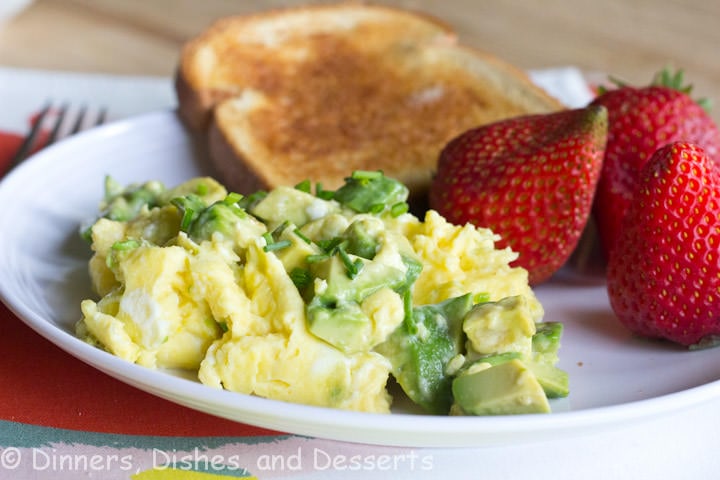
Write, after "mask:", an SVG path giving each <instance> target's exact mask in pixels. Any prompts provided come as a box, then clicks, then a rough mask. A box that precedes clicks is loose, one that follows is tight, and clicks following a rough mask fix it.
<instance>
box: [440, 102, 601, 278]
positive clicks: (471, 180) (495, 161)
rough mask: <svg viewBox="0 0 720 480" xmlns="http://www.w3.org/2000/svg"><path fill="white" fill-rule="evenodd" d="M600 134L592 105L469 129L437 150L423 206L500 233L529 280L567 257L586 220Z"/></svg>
mask: <svg viewBox="0 0 720 480" xmlns="http://www.w3.org/2000/svg"><path fill="white" fill-rule="evenodd" d="M606 138H607V111H606V110H605V108H604V107H600V106H591V107H587V108H582V109H575V110H565V111H561V112H555V113H551V114H537V115H527V116H522V117H516V118H511V119H508V120H504V121H500V122H497V123H493V124H490V125H484V126H482V127H479V128H476V129H473V130H470V131H468V132H465V133H463V134H461V135H460V136H458V137H457V138H455V139H453V140H452V141H451V142H450V143H449V144H448V145H447V146H446V147H445V148H444V149H443V151H442V152H441V154H440V158H439V161H438V167H437V172H436V175H435V178H434V180H433V183H432V185H431V189H430V197H429V201H430V207H431V208H433V209H435V210H437V211H438V212H439V213H440V214H442V215H443V216H445V218H447V219H448V221H450V222H453V223H456V224H465V223H468V222H470V223H473V224H474V225H476V226H479V227H486V228H490V229H491V230H492V231H493V232H494V233H496V234H499V235H500V236H501V240H500V241H499V242H498V247H500V248H503V247H507V246H509V247H511V248H512V249H513V250H514V251H516V252H518V253H519V258H518V260H517V261H516V262H515V264H516V265H518V266H521V267H524V268H525V269H527V270H528V272H529V279H530V282H531V283H533V284H538V283H540V282H542V281H544V280H546V279H548V278H549V277H550V276H551V275H552V274H553V273H555V272H556V271H557V270H558V269H559V268H560V267H561V266H562V265H563V264H564V263H565V261H566V260H567V259H568V257H569V256H570V254H571V253H572V250H573V249H574V248H575V246H576V244H577V242H578V239H579V237H580V234H581V233H582V230H583V228H584V226H585V224H586V222H587V219H588V216H589V214H590V208H591V205H592V199H593V195H594V192H595V187H596V184H597V181H598V177H599V175H600V168H601V162H602V157H603V153H604V147H605V142H606Z"/></svg>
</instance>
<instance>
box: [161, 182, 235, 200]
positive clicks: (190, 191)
mask: <svg viewBox="0 0 720 480" xmlns="http://www.w3.org/2000/svg"><path fill="white" fill-rule="evenodd" d="M227 194H228V192H227V190H226V189H225V187H224V186H222V185H221V184H220V183H219V182H218V181H217V180H215V179H214V178H211V177H196V178H192V179H190V180H188V181H186V182H183V183H181V184H179V185H177V186H175V187H173V188H170V189H168V190H166V191H164V192H163V193H162V194H161V195H160V204H161V205H168V204H170V202H171V201H172V200H173V199H175V198H178V197H185V196H187V195H195V196H197V197H198V198H200V199H201V200H202V201H203V203H204V204H205V205H211V204H213V203H215V202H217V201H219V200H222V199H224V198H225V197H226V196H227Z"/></svg>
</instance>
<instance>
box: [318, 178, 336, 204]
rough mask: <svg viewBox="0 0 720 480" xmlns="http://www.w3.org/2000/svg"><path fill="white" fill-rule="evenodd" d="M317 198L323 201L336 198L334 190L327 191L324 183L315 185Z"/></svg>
mask: <svg viewBox="0 0 720 480" xmlns="http://www.w3.org/2000/svg"><path fill="white" fill-rule="evenodd" d="M315 196H316V197H318V198H321V199H323V200H332V199H333V197H334V196H335V192H334V191H333V190H325V189H324V188H323V186H322V183H320V182H318V183H317V184H316V185H315Z"/></svg>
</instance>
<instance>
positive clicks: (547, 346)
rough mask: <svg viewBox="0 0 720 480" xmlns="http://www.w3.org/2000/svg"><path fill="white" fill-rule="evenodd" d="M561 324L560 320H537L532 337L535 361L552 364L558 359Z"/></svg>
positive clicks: (561, 331)
mask: <svg viewBox="0 0 720 480" xmlns="http://www.w3.org/2000/svg"><path fill="white" fill-rule="evenodd" d="M562 333H563V324H562V323H560V322H538V323H536V324H535V335H533V337H532V352H533V357H536V361H541V362H545V363H549V364H551V365H554V364H555V363H556V362H557V361H558V351H559V350H560V338H561V337H562Z"/></svg>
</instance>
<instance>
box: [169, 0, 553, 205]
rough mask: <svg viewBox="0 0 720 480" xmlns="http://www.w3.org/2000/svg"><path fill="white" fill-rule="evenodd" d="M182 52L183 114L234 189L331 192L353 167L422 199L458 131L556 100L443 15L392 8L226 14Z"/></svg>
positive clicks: (341, 7) (180, 94)
mask: <svg viewBox="0 0 720 480" xmlns="http://www.w3.org/2000/svg"><path fill="white" fill-rule="evenodd" d="M288 15H289V16H290V17H291V19H290V20H288ZM348 18H350V19H348ZM281 26H283V28H285V30H282V29H281V28H280V27H281ZM290 27H292V28H290ZM281 30H282V32H283V33H278V32H280V31H281ZM249 32H250V33H252V35H250V36H248V34H249ZM238 38H242V39H243V40H242V41H240V42H239V43H238V40H237V39H238ZM230 39H233V40H230ZM183 59H184V61H182V62H181V64H180V68H179V70H178V72H179V73H178V76H177V84H176V85H177V92H178V98H179V105H180V113H181V116H182V118H183V119H184V120H185V121H186V123H187V124H188V125H190V126H191V127H192V128H195V129H198V130H201V131H203V130H205V129H207V132H208V133H207V135H208V141H209V148H210V155H211V158H212V161H213V163H214V166H215V168H216V169H217V170H218V171H219V172H220V174H221V175H222V177H223V181H224V182H226V183H227V184H228V185H229V186H231V188H233V189H236V190H238V191H240V192H242V193H246V192H249V191H252V190H256V189H260V188H265V189H266V188H273V187H275V186H278V185H294V184H297V183H299V182H300V181H303V180H305V179H311V180H313V181H316V182H320V183H322V185H323V187H324V188H328V189H334V188H337V187H338V186H340V185H341V184H342V182H343V179H344V177H346V176H347V175H349V174H350V173H351V172H352V171H353V170H358V169H363V170H382V171H383V172H384V173H385V174H386V175H388V176H391V177H394V178H397V179H398V180H400V181H402V182H403V183H405V184H406V185H407V186H408V187H409V188H410V190H411V192H412V193H413V194H414V195H415V196H422V195H424V194H425V191H426V189H427V188H428V186H429V184H430V180H431V176H432V172H433V170H434V168H435V165H436V162H437V156H438V154H439V152H440V150H441V148H442V147H443V146H444V145H445V144H446V143H447V142H448V141H449V140H451V139H452V138H453V137H455V136H456V135H459V134H460V133H462V132H464V131H465V130H467V129H469V128H473V127H476V126H478V125H481V124H485V123H489V122H491V121H496V120H500V119H502V118H507V117H510V116H516V115H522V114H527V113H540V112H549V111H554V110H559V109H561V108H562V106H561V104H560V103H559V102H558V101H557V100H555V99H554V98H552V97H550V96H549V95H548V94H546V93H545V92H544V91H543V90H541V89H540V88H538V87H536V86H535V85H534V84H532V82H531V81H530V80H529V78H528V77H527V76H526V75H525V73H524V72H522V71H520V70H518V69H517V68H515V67H513V66H511V65H508V64H506V63H505V62H502V61H500V60H498V59H497V58H495V57H494V56H491V55H489V54H486V53H484V52H481V51H477V50H473V49H470V48H468V47H464V46H460V45H457V41H456V37H455V34H454V32H452V30H450V29H449V28H448V27H447V26H446V25H445V24H443V23H442V22H440V21H437V20H435V19H432V18H431V17H427V16H420V15H417V14H415V13H412V12H407V11H404V10H398V9H394V8H388V7H368V6H359V5H356V4H350V5H348V4H340V5H333V6H313V7H303V8H299V9H298V8H296V9H290V10H274V11H271V12H265V13H262V14H258V15H251V16H247V17H231V18H227V19H224V20H221V21H220V22H218V23H216V24H215V25H214V26H212V27H211V28H210V29H209V30H208V31H207V32H206V33H205V34H203V35H202V36H200V37H198V38H197V39H196V40H194V41H193V42H190V44H188V45H187V46H186V48H185V49H184V51H183ZM200 66H202V67H203V68H200Z"/></svg>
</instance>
